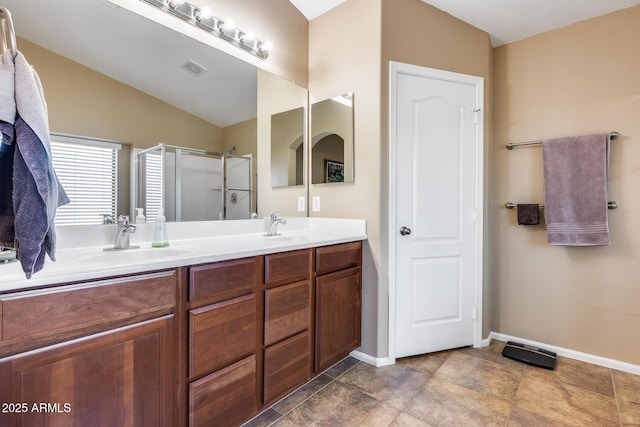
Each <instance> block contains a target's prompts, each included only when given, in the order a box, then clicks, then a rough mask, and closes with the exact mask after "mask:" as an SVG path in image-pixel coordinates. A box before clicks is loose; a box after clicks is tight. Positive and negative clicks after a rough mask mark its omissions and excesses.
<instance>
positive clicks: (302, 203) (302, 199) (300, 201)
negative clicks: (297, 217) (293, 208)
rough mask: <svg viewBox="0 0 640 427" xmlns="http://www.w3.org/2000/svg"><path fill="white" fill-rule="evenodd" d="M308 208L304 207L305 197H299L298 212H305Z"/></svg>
mask: <svg viewBox="0 0 640 427" xmlns="http://www.w3.org/2000/svg"><path fill="white" fill-rule="evenodd" d="M305 210H306V207H305V205H304V196H299V197H298V212H304V211H305Z"/></svg>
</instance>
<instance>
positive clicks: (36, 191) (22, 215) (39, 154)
mask: <svg viewBox="0 0 640 427" xmlns="http://www.w3.org/2000/svg"><path fill="white" fill-rule="evenodd" d="M14 63H15V102H16V111H17V116H16V120H15V145H16V146H15V153H14V161H13V208H14V213H15V240H16V243H17V244H16V249H17V257H18V259H19V260H20V262H21V263H22V269H23V270H24V272H25V275H26V277H27V278H28V279H29V278H31V275H32V274H33V273H35V272H37V271H39V270H41V269H42V267H43V266H44V258H45V254H48V255H49V257H50V258H51V259H52V260H53V261H55V249H56V234H55V222H54V221H55V214H56V209H57V208H58V206H62V205H64V204H66V203H69V199H68V198H67V195H66V193H65V191H64V189H63V188H62V186H61V185H60V183H59V181H58V178H57V176H56V174H55V171H54V170H53V164H52V161H51V141H50V136H49V123H48V115H47V106H46V102H45V99H44V94H43V92H42V85H41V83H40V78H39V77H38V74H37V73H36V72H35V70H34V69H33V68H32V67H31V65H29V63H28V62H27V60H26V59H25V57H24V56H23V55H22V53H20V52H17V55H16V56H15V59H14Z"/></svg>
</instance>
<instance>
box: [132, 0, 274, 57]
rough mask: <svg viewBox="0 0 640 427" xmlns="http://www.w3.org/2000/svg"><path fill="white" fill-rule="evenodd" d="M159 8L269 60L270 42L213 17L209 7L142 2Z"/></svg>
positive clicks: (166, 0) (182, 0)
mask: <svg viewBox="0 0 640 427" xmlns="http://www.w3.org/2000/svg"><path fill="white" fill-rule="evenodd" d="M140 1H143V2H145V3H148V4H150V5H153V6H155V7H157V8H158V9H160V10H163V11H165V12H167V13H170V14H172V15H173V16H177V17H178V18H180V19H182V20H184V21H186V22H188V23H190V24H191V25H195V26H196V27H198V28H200V29H202V30H205V31H206V32H208V33H210V34H213V35H214V36H217V37H218V38H221V39H223V40H226V41H227V42H229V43H231V44H232V45H234V46H236V47H239V48H241V49H243V50H245V51H247V52H249V53H251V54H252V55H254V56H256V57H258V58H260V59H267V57H268V56H269V52H271V50H272V49H273V43H271V42H270V41H265V42H262V41H260V40H258V39H256V36H255V34H254V33H253V31H250V30H249V31H243V30H241V29H239V28H236V25H235V23H234V22H233V20H232V19H229V18H227V19H224V20H223V19H220V18H216V17H215V16H213V13H212V12H211V10H210V9H209V8H208V7H206V6H205V7H202V8H199V7H198V6H196V5H194V4H191V3H189V2H188V1H186V0H140Z"/></svg>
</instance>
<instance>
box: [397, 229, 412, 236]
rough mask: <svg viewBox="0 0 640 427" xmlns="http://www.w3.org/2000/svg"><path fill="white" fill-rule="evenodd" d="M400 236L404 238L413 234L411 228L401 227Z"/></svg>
mask: <svg viewBox="0 0 640 427" xmlns="http://www.w3.org/2000/svg"><path fill="white" fill-rule="evenodd" d="M400 234H402V235H403V236H408V235H409V234H411V229H410V228H409V227H401V228H400Z"/></svg>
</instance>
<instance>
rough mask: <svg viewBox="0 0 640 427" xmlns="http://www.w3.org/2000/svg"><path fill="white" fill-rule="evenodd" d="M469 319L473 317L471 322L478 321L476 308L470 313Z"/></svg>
mask: <svg viewBox="0 0 640 427" xmlns="http://www.w3.org/2000/svg"><path fill="white" fill-rule="evenodd" d="M471 317H473V320H478V307H473V310H472V311H471Z"/></svg>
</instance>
